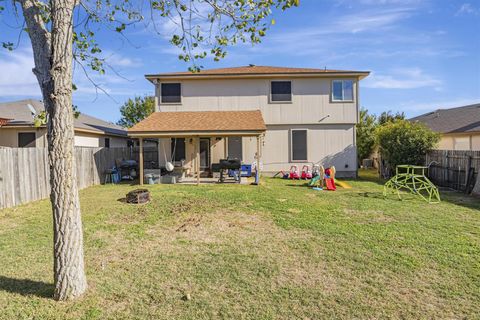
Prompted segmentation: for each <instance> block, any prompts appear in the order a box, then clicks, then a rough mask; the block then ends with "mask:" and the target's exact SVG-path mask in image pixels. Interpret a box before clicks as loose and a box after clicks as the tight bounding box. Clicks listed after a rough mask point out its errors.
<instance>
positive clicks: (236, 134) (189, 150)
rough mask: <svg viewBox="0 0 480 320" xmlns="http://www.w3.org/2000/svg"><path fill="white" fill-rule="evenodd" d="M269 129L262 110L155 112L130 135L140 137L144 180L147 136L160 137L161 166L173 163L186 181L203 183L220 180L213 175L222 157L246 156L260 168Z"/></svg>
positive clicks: (142, 181)
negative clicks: (144, 155) (144, 151)
mask: <svg viewBox="0 0 480 320" xmlns="http://www.w3.org/2000/svg"><path fill="white" fill-rule="evenodd" d="M265 131H266V126H265V122H264V121H263V117H262V114H261V112H260V111H259V110H256V111H198V112H155V113H153V114H151V115H150V116H149V117H147V118H146V119H144V120H142V121H141V122H139V123H137V124H136V125H135V126H133V127H132V128H130V129H129V130H128V135H129V136H130V137H132V138H137V139H138V140H139V147H140V155H139V178H140V184H143V183H144V177H145V170H144V161H143V145H144V139H159V144H158V148H159V159H158V160H159V166H160V168H165V167H166V166H167V164H173V165H174V166H175V170H180V171H182V174H183V175H184V176H185V177H186V179H183V182H190V183H192V182H194V183H196V184H200V183H203V182H213V181H217V180H218V179H212V177H211V176H212V171H213V170H212V169H213V168H212V164H214V163H215V162H219V161H220V160H221V159H227V158H229V159H233V158H236V159H238V160H240V161H242V162H243V163H246V162H245V160H246V161H247V162H248V163H246V164H251V165H253V166H254V167H255V168H257V170H258V171H259V168H260V162H261V151H262V150H261V149H262V139H263V136H264V134H265ZM253 140H254V141H253ZM242 141H245V142H246V143H242ZM257 176H259V173H258V174H257ZM240 179H241V178H240Z"/></svg>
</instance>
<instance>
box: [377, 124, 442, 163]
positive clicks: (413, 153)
mask: <svg viewBox="0 0 480 320" xmlns="http://www.w3.org/2000/svg"><path fill="white" fill-rule="evenodd" d="M376 136H377V143H378V146H379V150H380V153H381V154H382V158H383V159H385V160H386V161H387V162H388V164H389V165H390V167H391V169H394V168H395V167H396V166H397V165H400V164H410V165H422V164H424V161H425V158H424V157H425V154H426V153H427V151H429V150H431V149H433V148H434V147H435V146H436V144H437V143H438V141H439V140H440V136H439V134H438V133H435V132H433V131H432V130H430V129H429V128H427V127H426V126H424V125H423V124H420V123H412V122H410V121H408V120H396V121H394V122H388V123H386V124H384V125H380V126H379V127H378V128H377V130H376Z"/></svg>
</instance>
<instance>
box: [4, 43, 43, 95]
mask: <svg viewBox="0 0 480 320" xmlns="http://www.w3.org/2000/svg"><path fill="white" fill-rule="evenodd" d="M33 67H34V62H33V54H32V50H31V49H29V48H21V49H17V50H14V51H6V50H3V51H2V50H0V70H1V72H0V96H4V97H6V96H35V97H40V96H41V92H40V87H39V85H38V82H37V78H36V77H35V75H34V74H33V72H32V69H33Z"/></svg>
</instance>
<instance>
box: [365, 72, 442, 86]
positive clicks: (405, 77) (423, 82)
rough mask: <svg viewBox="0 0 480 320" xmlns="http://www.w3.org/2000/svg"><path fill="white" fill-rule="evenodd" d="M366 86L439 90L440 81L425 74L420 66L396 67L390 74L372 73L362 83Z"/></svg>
mask: <svg viewBox="0 0 480 320" xmlns="http://www.w3.org/2000/svg"><path fill="white" fill-rule="evenodd" d="M363 86H364V87H366V88H376V89H377V88H378V89H416V88H423V87H433V88H434V89H435V90H437V91H439V90H441V88H442V81H441V80H439V79H436V78H434V77H433V76H431V75H428V74H425V73H424V72H423V71H422V70H421V69H420V68H404V69H397V70H394V71H393V72H392V74H389V75H385V74H375V73H372V74H371V75H370V77H368V78H367V79H366V80H365V81H364V84H363Z"/></svg>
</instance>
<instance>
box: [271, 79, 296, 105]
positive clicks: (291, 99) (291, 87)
mask: <svg viewBox="0 0 480 320" xmlns="http://www.w3.org/2000/svg"><path fill="white" fill-rule="evenodd" d="M272 82H290V101H287V100H285V101H273V100H272ZM268 90H269V91H268V92H269V93H268V103H269V104H292V103H293V81H292V80H290V79H275V80H270V81H269V83H268Z"/></svg>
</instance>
